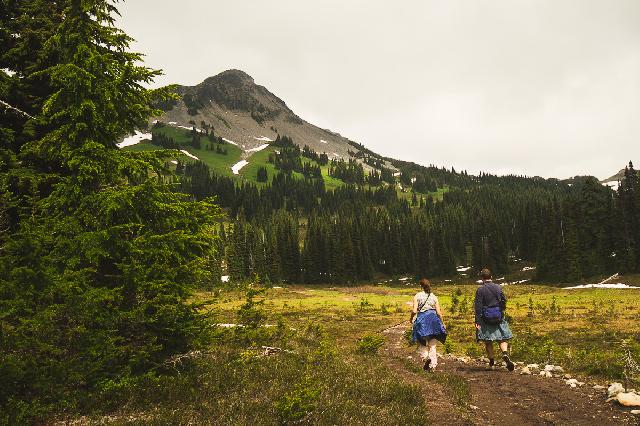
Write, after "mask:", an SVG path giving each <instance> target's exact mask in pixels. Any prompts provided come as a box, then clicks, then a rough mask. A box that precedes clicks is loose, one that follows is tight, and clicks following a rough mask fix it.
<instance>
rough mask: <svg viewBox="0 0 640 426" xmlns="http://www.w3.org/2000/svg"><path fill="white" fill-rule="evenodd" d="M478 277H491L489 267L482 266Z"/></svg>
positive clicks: (487, 278)
mask: <svg viewBox="0 0 640 426" xmlns="http://www.w3.org/2000/svg"><path fill="white" fill-rule="evenodd" d="M480 278H482V279H483V280H490V279H491V271H490V270H489V268H484V269H483V270H482V271H480Z"/></svg>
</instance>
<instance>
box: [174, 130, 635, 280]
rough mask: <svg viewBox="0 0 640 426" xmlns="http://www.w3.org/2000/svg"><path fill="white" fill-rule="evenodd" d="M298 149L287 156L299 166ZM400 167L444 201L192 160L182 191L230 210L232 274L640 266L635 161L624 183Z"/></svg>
mask: <svg viewBox="0 0 640 426" xmlns="http://www.w3.org/2000/svg"><path fill="white" fill-rule="evenodd" d="M287 140H288V139H287ZM293 151H295V150H293ZM295 152H297V154H296V155H294V156H291V155H290V156H289V157H288V158H289V159H290V161H289V163H298V164H302V161H301V159H300V156H301V155H302V154H300V151H299V149H298V150H297V151H295ZM332 163H334V161H333V160H332V161H331V162H330V163H329V164H330V165H331V164H332ZM281 164H282V163H281ZM339 164H340V166H338V167H335V168H334V169H335V170H349V169H351V170H354V169H355V166H354V165H355V164H357V163H355V162H353V161H351V162H344V161H342V162H341V163H339ZM398 165H399V166H400V170H401V172H400V176H399V178H398V180H399V184H400V185H402V186H403V188H404V189H405V190H413V189H415V188H416V187H417V188H419V189H427V190H428V189H436V190H437V188H438V187H440V188H443V187H446V188H447V189H448V191H446V192H444V194H443V197H442V200H441V201H438V200H436V199H435V198H434V197H433V196H431V195H429V196H426V197H425V196H422V195H420V196H419V200H420V201H419V202H417V199H418V197H416V195H415V194H414V196H413V197H412V200H411V201H409V200H407V199H406V198H404V197H400V196H398V193H397V191H396V186H395V185H388V184H384V182H379V184H378V185H377V186H374V185H364V178H358V179H356V181H357V182H359V183H361V185H356V184H347V185H345V186H342V187H340V188H337V189H335V190H326V189H325V187H324V183H323V180H322V179H318V178H313V176H311V177H310V176H309V175H307V176H305V178H304V179H297V178H295V177H293V175H292V174H291V173H289V171H290V170H291V168H283V169H281V171H282V172H281V173H279V174H277V175H276V176H274V178H273V180H272V182H271V183H269V184H268V185H266V186H265V187H262V188H258V187H256V186H254V185H252V184H250V183H243V184H240V183H238V182H237V181H236V180H234V179H233V178H227V177H223V176H217V175H215V174H214V173H212V172H211V171H210V170H209V169H208V167H207V166H206V165H205V164H203V163H197V162H196V163H190V164H188V165H187V166H186V167H184V174H183V175H182V176H181V177H180V190H181V191H183V192H186V193H189V194H192V195H194V196H195V197H196V198H197V199H204V198H207V197H211V196H215V197H216V200H217V202H218V203H219V204H220V205H221V206H222V207H224V208H225V209H226V210H227V211H228V217H229V218H230V219H231V221H230V223H228V224H226V225H225V226H224V229H223V230H221V233H220V236H221V238H222V241H223V248H224V249H223V250H222V251H221V254H220V256H221V258H220V259H219V261H220V262H221V264H223V263H224V264H226V265H227V267H228V272H229V274H230V276H231V277H232V279H234V280H245V279H248V278H251V277H252V276H254V275H255V274H258V275H259V276H261V277H264V278H265V279H268V280H270V281H287V282H306V283H322V282H326V283H335V284H341V283H345V284H346V283H349V282H355V281H358V280H366V279H370V278H371V277H372V276H373V274H374V273H383V274H410V275H415V276H425V275H426V276H446V275H452V274H454V273H455V272H456V265H460V264H462V265H469V266H472V267H474V268H475V269H480V268H482V267H489V268H491V269H492V270H494V271H496V273H503V272H506V271H507V265H508V263H509V262H510V260H514V259H521V260H524V261H529V262H534V263H536V264H537V265H538V271H537V278H538V279H540V280H550V281H551V280H552V281H556V282H557V281H578V280H581V279H583V278H584V279H586V278H589V277H592V276H595V275H599V274H607V273H615V272H620V273H626V272H632V271H637V270H638V266H639V265H640V258H639V256H638V250H637V249H636V247H638V245H639V244H640V235H638V234H639V229H640V217H639V209H638V203H639V198H638V197H639V188H638V178H637V173H636V171H635V169H634V168H633V164H632V163H629V165H628V166H627V167H626V172H625V177H624V178H623V180H622V182H621V185H620V187H619V189H618V190H617V191H613V190H612V189H610V188H608V187H606V186H603V185H601V184H600V183H599V182H598V180H597V179H595V178H593V177H576V178H574V179H571V180H570V181H559V180H557V179H542V178H537V177H536V178H528V177H522V176H504V177H499V176H493V175H490V174H481V175H479V176H471V175H468V174H467V173H465V172H462V173H457V172H456V171H455V170H446V169H441V168H435V167H422V166H417V165H414V164H409V163H399V164H398ZM358 166H359V167H360V169H361V170H362V166H361V165H358ZM362 173H363V172H362ZM355 175H356V176H362V175H360V174H359V173H355ZM426 192H429V191H426ZM285 241H286V243H285ZM285 264H286V265H285Z"/></svg>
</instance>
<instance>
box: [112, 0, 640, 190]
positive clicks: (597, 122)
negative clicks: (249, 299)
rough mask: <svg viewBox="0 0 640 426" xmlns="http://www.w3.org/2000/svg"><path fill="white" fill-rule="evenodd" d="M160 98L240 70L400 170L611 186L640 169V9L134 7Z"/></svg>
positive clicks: (633, 0)
mask: <svg viewBox="0 0 640 426" xmlns="http://www.w3.org/2000/svg"><path fill="white" fill-rule="evenodd" d="M118 7H119V9H120V12H121V14H122V17H121V18H120V19H119V20H118V24H117V25H118V26H119V27H120V28H122V29H123V30H125V31H126V32H127V33H128V34H129V35H130V36H132V37H133V38H134V39H136V42H135V43H133V45H132V48H133V50H135V51H138V52H141V53H143V54H145V55H146V64H147V65H148V66H150V67H153V68H161V69H162V70H163V71H164V73H165V74H164V75H163V76H162V77H160V78H158V80H157V81H156V84H158V85H164V84H169V83H179V84H183V85H195V84H198V83H200V82H201V81H202V80H204V79H205V78H207V77H210V76H213V75H216V74H218V73H220V72H222V71H224V70H227V69H241V70H243V71H245V72H247V73H248V74H249V75H251V76H252V77H253V78H254V79H255V81H256V83H258V84H260V85H263V86H265V87H266V88H268V89H269V90H270V91H271V92H273V93H274V94H276V95H277V96H278V97H280V98H281V99H283V100H284V101H285V102H286V103H287V105H288V106H289V107H290V108H291V109H292V110H293V111H294V112H295V113H296V114H298V115H299V116H300V117H302V118H303V119H305V120H307V121H309V122H311V123H313V124H316V125H318V126H320V127H322V128H327V129H331V130H333V131H336V132H338V133H340V134H342V135H343V136H346V137H348V138H350V139H352V140H355V141H357V142H360V143H362V144H364V145H365V146H366V147H367V148H369V149H371V150H373V151H374V152H377V153H379V154H383V155H386V156H389V157H393V158H398V159H402V160H407V161H413V162H416V163H420V164H423V165H430V164H434V165H437V166H445V167H447V168H450V167H454V168H455V169H456V170H458V171H459V170H467V171H469V172H470V173H478V172H479V171H485V172H491V173H497V174H523V175H528V176H543V177H556V178H568V177H572V176H576V175H594V176H597V177H599V178H606V177H609V176H611V175H613V174H614V173H616V172H617V171H618V170H620V169H622V168H623V167H624V166H625V164H626V163H628V161H629V160H636V161H637V162H640V155H639V154H640V1H638V0H629V1H627V0H599V1H594V0H550V1H547V0H535V1H534V0H491V1H487V0H446V1H442V0H402V1H398V2H390V1H388V0H384V1H383V0H322V1H318V0H315V1H310V0H269V1H264V0H234V1H226V2H222V1H210V0H182V1H180V2H173V1H166V0H161V1H159V0H128V1H125V2H124V3H120V4H119V6H118Z"/></svg>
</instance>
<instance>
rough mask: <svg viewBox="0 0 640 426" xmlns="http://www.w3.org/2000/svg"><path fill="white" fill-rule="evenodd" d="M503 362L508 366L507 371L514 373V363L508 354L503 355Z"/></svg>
mask: <svg viewBox="0 0 640 426" xmlns="http://www.w3.org/2000/svg"><path fill="white" fill-rule="evenodd" d="M502 360H503V361H504V363H505V364H506V365H507V370H509V371H513V370H514V369H515V366H514V365H513V362H511V360H510V359H509V355H507V354H504V355H502Z"/></svg>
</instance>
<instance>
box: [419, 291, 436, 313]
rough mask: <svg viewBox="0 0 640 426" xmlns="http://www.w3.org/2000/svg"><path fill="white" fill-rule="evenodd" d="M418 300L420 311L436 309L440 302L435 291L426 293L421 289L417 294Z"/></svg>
mask: <svg viewBox="0 0 640 426" xmlns="http://www.w3.org/2000/svg"><path fill="white" fill-rule="evenodd" d="M416 300H417V301H418V309H419V311H418V312H426V311H428V310H430V309H435V308H436V304H437V303H438V296H436V295H435V294H433V293H429V294H427V293H425V292H424V291H421V292H420V293H418V294H416Z"/></svg>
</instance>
